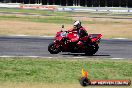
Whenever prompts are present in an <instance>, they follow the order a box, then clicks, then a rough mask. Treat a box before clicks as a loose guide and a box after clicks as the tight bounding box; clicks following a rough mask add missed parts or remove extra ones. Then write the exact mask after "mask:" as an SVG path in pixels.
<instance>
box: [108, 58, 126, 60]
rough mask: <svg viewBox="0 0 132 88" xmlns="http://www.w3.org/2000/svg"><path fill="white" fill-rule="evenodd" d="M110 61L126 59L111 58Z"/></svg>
mask: <svg viewBox="0 0 132 88" xmlns="http://www.w3.org/2000/svg"><path fill="white" fill-rule="evenodd" d="M110 59H113V60H122V59H124V58H110Z"/></svg>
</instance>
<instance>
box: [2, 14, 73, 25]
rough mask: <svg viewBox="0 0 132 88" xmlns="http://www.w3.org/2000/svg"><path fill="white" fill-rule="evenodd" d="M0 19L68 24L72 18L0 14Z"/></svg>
mask: <svg viewBox="0 0 132 88" xmlns="http://www.w3.org/2000/svg"><path fill="white" fill-rule="evenodd" d="M0 20H21V21H30V22H42V23H55V24H62V23H66V24H70V23H72V22H73V20H72V18H68V17H61V16H54V17H52V16H51V17H46V18H42V17H29V16H25V17H21V16H15V15H12V16H0Z"/></svg>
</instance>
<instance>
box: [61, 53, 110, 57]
mask: <svg viewBox="0 0 132 88" xmlns="http://www.w3.org/2000/svg"><path fill="white" fill-rule="evenodd" d="M62 55H66V56H90V57H91V56H93V57H109V56H110V55H108V54H94V55H86V54H84V53H63V54H62Z"/></svg>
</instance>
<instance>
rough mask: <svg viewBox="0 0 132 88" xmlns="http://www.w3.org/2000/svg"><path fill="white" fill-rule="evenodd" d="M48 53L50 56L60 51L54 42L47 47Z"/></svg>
mask: <svg viewBox="0 0 132 88" xmlns="http://www.w3.org/2000/svg"><path fill="white" fill-rule="evenodd" d="M48 51H49V52H50V53H51V54H58V53H59V52H60V49H59V48H57V47H56V45H55V44H54V42H52V43H50V44H49V46H48Z"/></svg>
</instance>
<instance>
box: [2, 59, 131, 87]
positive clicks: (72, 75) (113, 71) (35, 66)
mask: <svg viewBox="0 0 132 88" xmlns="http://www.w3.org/2000/svg"><path fill="white" fill-rule="evenodd" d="M89 59H90V58H89ZM82 67H84V68H85V70H87V71H88V72H89V78H90V79H132V61H131V60H129V61H127V60H124V61H123V60H122V61H120V60H119V61H114V60H96V59H95V60H86V59H84V60H81V59H80V60H79V59H78V60H76V59H71V60H66V59H63V60H61V59H45V58H36V59H31V58H0V82H2V83H3V82H29V83H32V82H33V83H34V82H40V83H53V84H56V83H59V84H61V83H70V84H72V83H78V78H79V77H80V76H81V69H82Z"/></svg>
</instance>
